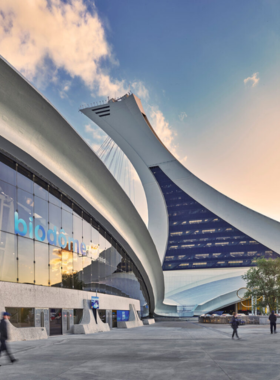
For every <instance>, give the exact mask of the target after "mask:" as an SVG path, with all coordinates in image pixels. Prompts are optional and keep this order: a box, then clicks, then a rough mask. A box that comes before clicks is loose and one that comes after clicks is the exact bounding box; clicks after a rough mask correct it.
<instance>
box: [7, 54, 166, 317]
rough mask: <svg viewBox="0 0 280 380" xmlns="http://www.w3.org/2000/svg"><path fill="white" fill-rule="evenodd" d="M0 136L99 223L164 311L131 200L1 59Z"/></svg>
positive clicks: (154, 263) (157, 268)
mask: <svg viewBox="0 0 280 380" xmlns="http://www.w3.org/2000/svg"><path fill="white" fill-rule="evenodd" d="M0 133H1V136H2V140H1V146H2V149H3V147H4V149H5V147H7V149H8V148H9V149H11V150H12V151H13V154H14V155H16V157H17V158H18V159H19V160H21V161H23V162H25V163H28V165H29V166H30V167H31V168H33V169H34V170H36V172H39V173H41V174H42V175H43V173H44V176H46V177H45V178H46V179H49V180H50V181H51V182H52V183H53V184H54V185H55V186H57V187H59V188H62V190H63V189H65V191H66V192H68V194H69V192H70V194H69V195H70V196H71V197H72V198H73V200H74V201H76V202H77V203H78V204H80V205H81V206H82V207H83V208H85V209H86V210H88V212H90V213H92V214H93V216H94V217H95V218H96V219H97V220H98V221H100V223H101V224H103V226H104V227H105V228H106V229H107V230H108V232H110V233H111V234H112V235H113V236H114V237H115V239H116V240H117V241H118V242H119V243H120V244H121V245H122V246H123V247H124V249H125V250H126V251H127V253H128V254H129V256H130V257H131V258H132V260H133V261H134V263H135V264H136V266H137V268H138V270H139V271H140V273H141V275H142V277H143V279H144V281H145V283H146V286H147V289H148V293H149V296H150V301H151V309H152V310H151V311H154V308H156V310H155V311H156V312H159V311H160V310H161V309H165V305H163V304H162V302H163V297H164V280H163V273H162V269H161V263H160V260H159V258H158V254H157V250H156V247H155V245H154V242H153V240H152V238H151V236H150V234H149V232H148V230H147V228H146V226H145V224H144V222H143V221H142V219H141V217H140V215H139V214H138V212H137V211H136V209H135V208H134V206H133V204H132V203H131V201H130V199H129V198H128V197H127V195H126V194H125V192H124V191H123V190H122V188H121V187H120V185H119V184H118V183H117V181H116V180H115V179H114V177H113V176H112V175H111V173H110V172H109V171H108V170H107V168H106V167H105V165H104V164H103V163H102V161H101V160H100V159H99V158H98V157H97V156H96V154H95V153H94V152H93V151H92V150H91V148H90V147H89V146H88V145H87V144H86V142H85V141H84V140H83V139H82V138H81V137H80V136H79V134H78V133H77V132H76V131H75V130H74V129H73V128H72V127H71V126H70V125H69V123H68V122H67V121H66V120H65V119H64V118H63V117H62V116H61V115H60V114H59V112H58V111H57V110H56V109H55V108H54V107H53V106H52V105H51V104H50V103H49V102H48V101H47V100H46V99H45V98H44V97H43V96H42V95H41V94H40V93H39V92H38V91H37V90H36V89H35V88H34V87H33V86H32V85H30V84H29V83H28V82H27V81H26V80H25V78H23V76H22V75H20V74H19V73H18V72H17V71H16V70H15V69H14V68H12V67H11V66H10V65H9V64H8V63H7V62H6V61H5V60H4V59H3V58H2V57H1V59H0ZM11 143H12V144H13V146H14V147H17V148H18V149H15V148H14V149H13V147H12V146H11ZM166 308H168V307H166ZM172 310H173V309H172Z"/></svg>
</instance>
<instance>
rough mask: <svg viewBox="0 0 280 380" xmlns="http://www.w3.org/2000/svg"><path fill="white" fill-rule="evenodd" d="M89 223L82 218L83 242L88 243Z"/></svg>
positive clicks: (89, 237)
mask: <svg viewBox="0 0 280 380" xmlns="http://www.w3.org/2000/svg"><path fill="white" fill-rule="evenodd" d="M91 228H92V227H91V225H90V224H89V223H88V222H86V221H85V220H83V242H84V243H85V244H86V245H89V244H90V242H91Z"/></svg>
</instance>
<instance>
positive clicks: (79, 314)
mask: <svg viewBox="0 0 280 380" xmlns="http://www.w3.org/2000/svg"><path fill="white" fill-rule="evenodd" d="M82 318H83V309H74V325H78V324H79V323H80V322H81V320H82Z"/></svg>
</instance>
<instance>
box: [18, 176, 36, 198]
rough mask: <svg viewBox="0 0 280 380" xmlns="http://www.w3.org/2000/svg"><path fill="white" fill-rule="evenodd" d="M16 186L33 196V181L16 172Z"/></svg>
mask: <svg viewBox="0 0 280 380" xmlns="http://www.w3.org/2000/svg"><path fill="white" fill-rule="evenodd" d="M17 186H18V187H19V188H20V189H23V190H25V191H28V192H29V193H31V194H33V181H31V179H29V178H27V177H25V176H24V175H22V174H20V173H18V172H17Z"/></svg>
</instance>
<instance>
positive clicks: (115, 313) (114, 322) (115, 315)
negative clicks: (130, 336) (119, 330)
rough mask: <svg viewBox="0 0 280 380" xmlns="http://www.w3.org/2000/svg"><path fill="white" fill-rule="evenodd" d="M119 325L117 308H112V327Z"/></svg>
mask: <svg viewBox="0 0 280 380" xmlns="http://www.w3.org/2000/svg"><path fill="white" fill-rule="evenodd" d="M114 327H118V325H117V310H112V328H114Z"/></svg>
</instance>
